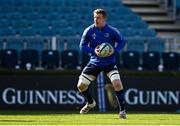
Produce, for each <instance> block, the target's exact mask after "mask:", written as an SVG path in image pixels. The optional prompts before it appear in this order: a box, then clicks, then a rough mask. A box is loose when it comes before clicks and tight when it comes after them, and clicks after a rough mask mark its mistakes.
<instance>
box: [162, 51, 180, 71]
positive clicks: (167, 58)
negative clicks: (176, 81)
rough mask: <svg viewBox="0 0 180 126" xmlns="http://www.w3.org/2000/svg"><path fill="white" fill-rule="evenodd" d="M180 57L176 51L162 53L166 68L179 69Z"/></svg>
mask: <svg viewBox="0 0 180 126" xmlns="http://www.w3.org/2000/svg"><path fill="white" fill-rule="evenodd" d="M179 58H180V57H179V54H178V53H176V52H168V53H162V59H163V65H164V69H165V70H175V71H179V66H180V63H179Z"/></svg>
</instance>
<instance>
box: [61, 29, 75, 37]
mask: <svg viewBox="0 0 180 126" xmlns="http://www.w3.org/2000/svg"><path fill="white" fill-rule="evenodd" d="M75 35H76V32H75V29H73V28H63V29H60V36H63V37H66V36H75Z"/></svg>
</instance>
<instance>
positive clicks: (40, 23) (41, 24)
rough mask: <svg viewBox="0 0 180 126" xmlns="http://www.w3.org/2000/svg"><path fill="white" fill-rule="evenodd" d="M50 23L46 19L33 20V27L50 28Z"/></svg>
mask: <svg viewBox="0 0 180 126" xmlns="http://www.w3.org/2000/svg"><path fill="white" fill-rule="evenodd" d="M48 27H49V23H48V22H47V21H44V20H37V21H33V22H32V28H35V29H40V28H48Z"/></svg>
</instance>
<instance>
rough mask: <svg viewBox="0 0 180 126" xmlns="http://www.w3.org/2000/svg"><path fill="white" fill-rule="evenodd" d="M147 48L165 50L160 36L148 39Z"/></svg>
mask: <svg viewBox="0 0 180 126" xmlns="http://www.w3.org/2000/svg"><path fill="white" fill-rule="evenodd" d="M147 50H148V51H153V52H159V53H162V52H164V51H165V42H164V41H163V39H161V38H151V39H148V40H147Z"/></svg>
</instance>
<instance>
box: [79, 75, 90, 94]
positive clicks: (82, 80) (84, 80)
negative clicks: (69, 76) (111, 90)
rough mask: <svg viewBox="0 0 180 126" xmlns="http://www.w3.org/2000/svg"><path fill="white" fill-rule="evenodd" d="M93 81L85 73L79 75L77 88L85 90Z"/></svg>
mask: <svg viewBox="0 0 180 126" xmlns="http://www.w3.org/2000/svg"><path fill="white" fill-rule="evenodd" d="M90 83H91V80H90V79H89V78H88V77H87V76H86V75H84V74H82V75H80V76H79V82H78V85H77V88H78V89H79V91H81V92H82V91H85V90H87V88H88V86H89V84H90Z"/></svg>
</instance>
